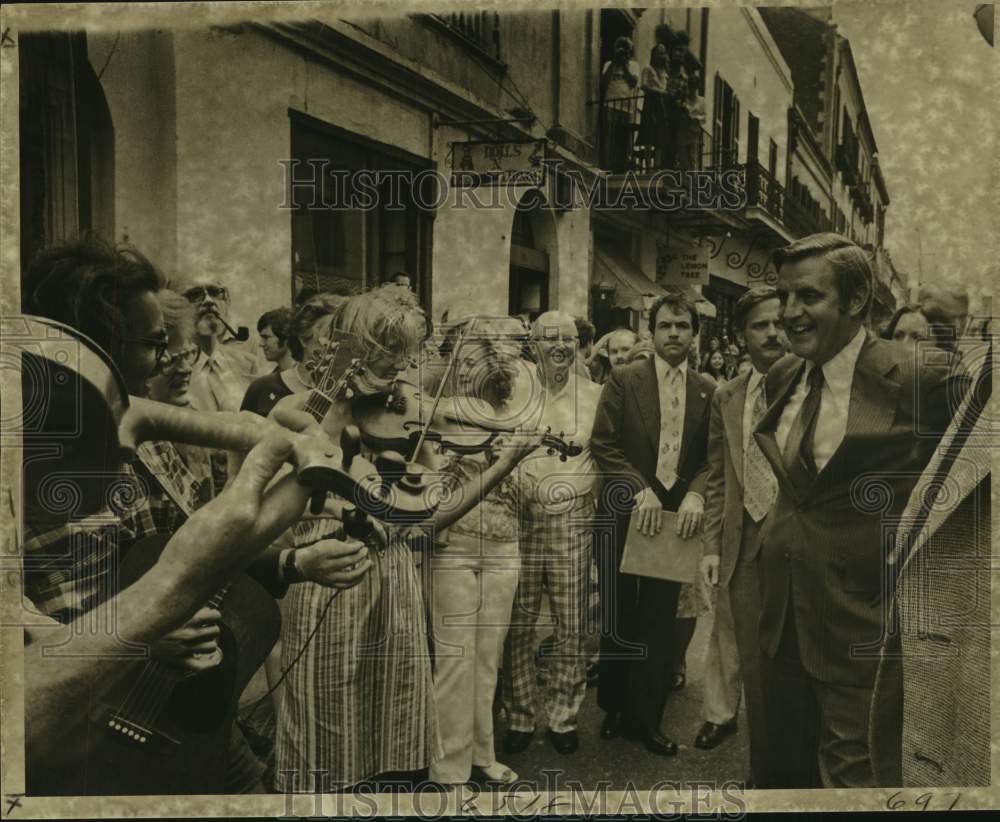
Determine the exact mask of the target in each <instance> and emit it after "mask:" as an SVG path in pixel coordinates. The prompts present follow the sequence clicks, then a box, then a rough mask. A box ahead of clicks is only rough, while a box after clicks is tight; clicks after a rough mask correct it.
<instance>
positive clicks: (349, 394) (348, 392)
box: [344, 388, 354, 400]
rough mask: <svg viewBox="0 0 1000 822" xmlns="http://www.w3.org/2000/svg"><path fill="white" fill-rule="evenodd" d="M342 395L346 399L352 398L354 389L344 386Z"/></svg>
mask: <svg viewBox="0 0 1000 822" xmlns="http://www.w3.org/2000/svg"><path fill="white" fill-rule="evenodd" d="M344 397H345V398H346V399H349V400H350V399H353V398H354V389H352V388H345V389H344Z"/></svg>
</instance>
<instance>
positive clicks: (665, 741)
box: [642, 729, 677, 756]
mask: <svg viewBox="0 0 1000 822" xmlns="http://www.w3.org/2000/svg"><path fill="white" fill-rule="evenodd" d="M642 744H643V745H644V746H645V748H646V750H647V751H649V752H650V753H655V754H659V755H660V756H676V755H677V743H676V742H674V740H672V739H671V738H670V737H669V736H664V735H663V734H661V733H660V732H659V731H658V730H655V729H653V730H648V731H646V733H645V735H644V736H643V738H642Z"/></svg>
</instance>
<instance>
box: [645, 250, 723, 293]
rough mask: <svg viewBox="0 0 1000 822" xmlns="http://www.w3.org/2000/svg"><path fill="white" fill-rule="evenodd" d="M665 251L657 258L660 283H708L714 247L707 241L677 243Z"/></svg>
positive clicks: (657, 279)
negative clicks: (699, 243) (689, 243)
mask: <svg viewBox="0 0 1000 822" xmlns="http://www.w3.org/2000/svg"><path fill="white" fill-rule="evenodd" d="M658 245H659V244H658ZM657 250H658V251H659V250H660V249H659V248H658V249H657ZM664 252H665V253H662V254H657V260H656V281H657V282H658V283H659V284H660V285H664V286H666V285H679V286H686V285H708V264H709V261H710V260H711V257H712V249H711V247H710V246H709V245H708V244H707V243H706V244H705V245H686V244H685V245H677V246H675V247H674V248H670V249H665V250H664Z"/></svg>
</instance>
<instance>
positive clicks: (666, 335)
mask: <svg viewBox="0 0 1000 822" xmlns="http://www.w3.org/2000/svg"><path fill="white" fill-rule="evenodd" d="M649 317H650V320H649V328H650V331H651V333H652V335H653V347H654V349H655V351H656V354H655V356H654V357H653V358H652V359H643V360H639V361H637V362H634V363H632V364H630V365H626V366H622V367H620V368H616V369H614V370H613V371H612V372H611V376H610V378H609V379H608V381H607V383H605V385H604V390H603V391H602V393H601V399H600V402H599V404H598V407H597V416H596V419H595V421H594V429H593V434H592V437H591V441H590V449H591V453H592V454H593V456H594V459H595V460H596V462H597V465H598V468H599V469H600V471H601V475H602V489H601V499H600V503H599V515H598V520H597V525H598V527H595V540H596V550H597V555H598V568H599V570H600V586H601V617H602V620H601V621H602V626H601V659H600V664H599V670H600V676H599V680H598V693H597V701H598V704H599V705H600V706H601V708H603V709H604V710H605V711H606V712H607V716H606V718H605V720H604V723H603V725H602V726H601V737H602V738H604V739H610V738H612V737H615V736H618V735H619V734H621V735H623V736H625V737H626V738H631V739H638V740H641V741H642V742H643V744H644V745H645V746H646V749H647V750H649V751H651V752H653V753H657V754H660V755H663V756H673V755H674V754H676V753H677V744H676V743H675V742H674V741H673V740H671V739H670V738H668V737H667V736H665V735H664V734H663V733H662V732H661V731H660V721H661V718H662V715H663V708H664V705H665V703H666V698H667V688H668V684H669V683H668V681H669V678H670V666H671V660H672V652H673V647H672V646H673V635H674V617H675V614H676V610H677V597H678V594H679V591H680V583H679V582H670V581H665V580H659V579H651V578H647V577H638V576H634V575H630V574H622V573H619V571H618V568H619V565H620V563H621V556H622V551H623V549H624V546H625V538H626V535H627V531H628V529H629V528H637V529H639V530H641V531H642V532H643V533H645V534H647V535H653V534H656V533H659V532H660V528H661V524H662V517H663V511H676V512H677V513H678V515H679V516H678V524H677V529H678V532H679V533H680V535H681V536H682V537H685V538H690V537H693V536H694V535H696V534H697V533H698V532H699V531H700V529H701V521H702V517H703V513H704V497H703V492H704V487H705V475H706V471H707V464H706V449H707V446H708V411H709V405H710V403H711V399H712V393H713V391H714V390H715V383H714V382H712V381H711V380H709V379H708V378H707V377H705V376H703V375H701V374H696V373H694V371H693V370H691V369H689V368H688V367H687V360H688V353H689V352H690V350H691V345H692V343H693V342H694V339H695V337H696V336H697V334H698V314H697V312H696V310H695V307H694V305H693V304H692V303H691V301H690V300H688V299H687V298H686V297H685V296H684V295H682V294H668V295H666V296H664V297H661V298H660V299H659V300H657V301H656V302H655V303H654V304H653V307H652V310H651V311H650V315H649ZM601 524H603V525H604V526H605V527H604V529H603V532H602V530H601V528H600V525H601Z"/></svg>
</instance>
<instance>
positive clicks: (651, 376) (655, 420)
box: [633, 357, 660, 454]
mask: <svg viewBox="0 0 1000 822" xmlns="http://www.w3.org/2000/svg"><path fill="white" fill-rule="evenodd" d="M646 363H647V366H646V367H644V368H643V370H642V371H641V372H640V374H639V375H638V377H637V378H636V379H634V380H633V390H634V391H635V396H636V401H637V402H638V404H639V410H640V412H641V413H642V424H643V426H644V427H645V429H646V436H647V437H649V441H650V442H651V443H652V444H653V453H654V454H655V453H657V452H658V449H659V447H660V387H659V384H658V383H657V379H656V365H655V364H654V363H653V358H652V357H650V358H649V359H648V360H646Z"/></svg>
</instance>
